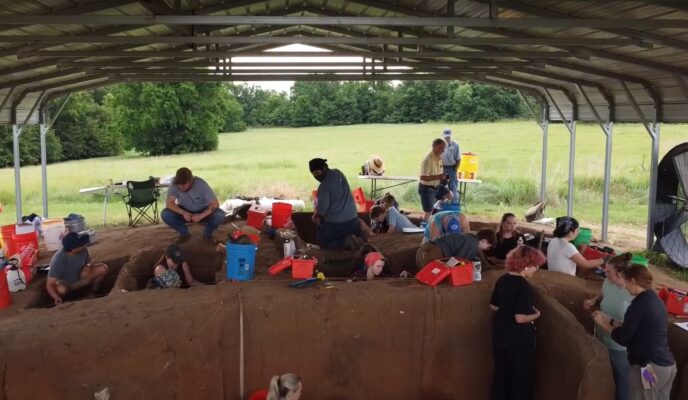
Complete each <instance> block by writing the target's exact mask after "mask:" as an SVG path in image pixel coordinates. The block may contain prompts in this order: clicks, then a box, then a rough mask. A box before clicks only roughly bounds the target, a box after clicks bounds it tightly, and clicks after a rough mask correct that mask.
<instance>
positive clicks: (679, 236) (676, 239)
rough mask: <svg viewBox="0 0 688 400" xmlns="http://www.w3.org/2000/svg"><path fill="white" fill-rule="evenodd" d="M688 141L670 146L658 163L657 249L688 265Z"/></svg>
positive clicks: (655, 216) (654, 216) (676, 262)
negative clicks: (671, 147)
mask: <svg viewBox="0 0 688 400" xmlns="http://www.w3.org/2000/svg"><path fill="white" fill-rule="evenodd" d="M687 193H688V142H686V143H682V144H680V145H678V146H676V147H674V148H673V149H671V150H670V151H669V152H668V153H667V154H666V155H665V156H664V158H663V159H662V162H660V163H659V169H658V171H657V197H656V208H655V211H654V213H653V216H652V220H653V222H654V231H655V235H656V236H657V242H655V246H654V250H656V251H661V252H663V253H664V254H666V255H667V257H669V259H670V260H671V261H673V262H674V263H675V264H676V265H678V266H680V267H683V268H688V200H687V199H688V196H687V195H686V194H687Z"/></svg>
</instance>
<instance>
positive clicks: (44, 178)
mask: <svg viewBox="0 0 688 400" xmlns="http://www.w3.org/2000/svg"><path fill="white" fill-rule="evenodd" d="M39 128H40V132H41V183H42V186H43V218H48V151H47V149H46V143H45V135H46V134H47V133H48V127H47V125H46V124H40V125H39Z"/></svg>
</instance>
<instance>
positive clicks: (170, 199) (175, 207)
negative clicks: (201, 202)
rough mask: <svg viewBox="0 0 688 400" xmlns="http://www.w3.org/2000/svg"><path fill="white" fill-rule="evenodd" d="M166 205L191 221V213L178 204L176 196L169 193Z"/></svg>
mask: <svg viewBox="0 0 688 400" xmlns="http://www.w3.org/2000/svg"><path fill="white" fill-rule="evenodd" d="M165 207H166V208H168V209H170V210H172V211H174V212H176V213H177V214H179V215H181V216H182V217H184V220H186V221H191V213H190V212H188V211H186V210H184V209H183V208H181V207H179V205H178V204H177V198H176V197H175V196H172V195H169V194H168V195H167V201H166V202H165Z"/></svg>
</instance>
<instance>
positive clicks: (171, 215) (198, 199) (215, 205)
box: [160, 167, 225, 243]
mask: <svg viewBox="0 0 688 400" xmlns="http://www.w3.org/2000/svg"><path fill="white" fill-rule="evenodd" d="M165 207H166V208H165V209H164V210H162V212H161V213H160V216H161V217H162V220H163V221H164V222H165V223H166V224H167V225H169V226H170V227H171V228H172V229H174V230H175V231H177V233H179V237H178V238H177V243H184V242H186V241H187V240H189V238H190V237H191V234H190V233H189V228H188V227H187V226H186V224H188V223H190V222H204V223H205V229H204V230H203V240H205V241H207V242H212V241H213V232H215V230H216V229H217V227H218V226H220V225H221V224H222V223H223V222H224V220H225V213H224V211H222V210H221V209H220V203H219V202H218V201H217V196H215V192H213V189H211V188H210V186H209V185H208V183H206V181H204V180H203V179H201V178H199V177H197V176H193V174H192V173H191V170H189V169H188V168H186V167H182V168H179V169H178V170H177V173H176V175H175V176H174V179H173V180H172V182H171V184H170V189H169V191H168V192H167V202H166V204H165Z"/></svg>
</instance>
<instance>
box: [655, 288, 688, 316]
mask: <svg viewBox="0 0 688 400" xmlns="http://www.w3.org/2000/svg"><path fill="white" fill-rule="evenodd" d="M659 298H660V299H662V301H664V304H665V305H666V308H667V312H668V313H669V314H673V315H677V316H681V317H688V293H686V292H683V291H681V290H676V289H672V288H662V289H661V290H660V291H659Z"/></svg>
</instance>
